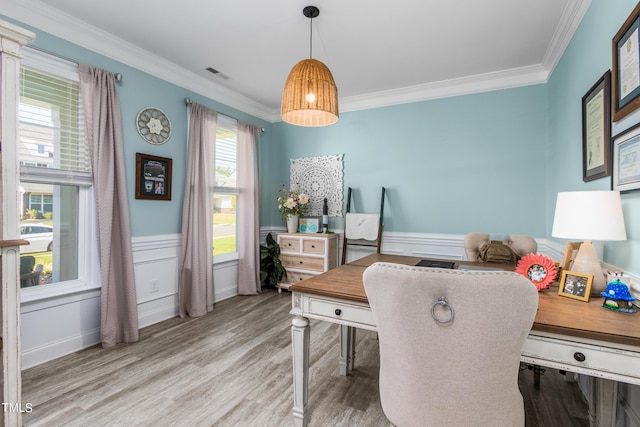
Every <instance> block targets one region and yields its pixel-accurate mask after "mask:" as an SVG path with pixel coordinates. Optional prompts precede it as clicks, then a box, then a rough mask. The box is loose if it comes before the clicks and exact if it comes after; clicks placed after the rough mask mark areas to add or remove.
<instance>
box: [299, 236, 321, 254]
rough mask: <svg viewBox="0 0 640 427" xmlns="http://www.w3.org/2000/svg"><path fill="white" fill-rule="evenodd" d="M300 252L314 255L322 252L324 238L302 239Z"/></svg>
mask: <svg viewBox="0 0 640 427" xmlns="http://www.w3.org/2000/svg"><path fill="white" fill-rule="evenodd" d="M302 252H303V253H305V254H316V255H322V254H324V240H314V239H309V240H306V239H305V240H303V241H302Z"/></svg>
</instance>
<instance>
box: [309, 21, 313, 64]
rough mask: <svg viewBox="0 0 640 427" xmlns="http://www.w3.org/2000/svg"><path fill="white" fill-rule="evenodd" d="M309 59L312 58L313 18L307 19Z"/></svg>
mask: <svg viewBox="0 0 640 427" xmlns="http://www.w3.org/2000/svg"><path fill="white" fill-rule="evenodd" d="M309 58H313V18H312V17H311V18H309Z"/></svg>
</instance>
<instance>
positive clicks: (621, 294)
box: [600, 279, 636, 313]
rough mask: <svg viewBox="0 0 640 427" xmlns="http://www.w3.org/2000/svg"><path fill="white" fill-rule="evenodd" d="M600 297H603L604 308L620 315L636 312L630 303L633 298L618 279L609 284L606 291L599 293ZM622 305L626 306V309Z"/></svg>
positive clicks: (626, 287)
mask: <svg viewBox="0 0 640 427" xmlns="http://www.w3.org/2000/svg"><path fill="white" fill-rule="evenodd" d="M600 295H602V296H603V297H604V302H603V303H602V306H603V307H604V308H608V309H609V310H613V311H620V312H622V313H635V312H636V309H635V308H634V307H633V304H632V303H631V301H633V300H635V298H634V297H633V296H632V295H631V293H630V292H629V287H628V286H627V285H625V284H624V283H622V282H621V281H620V279H616V280H615V281H613V282H611V283H609V284H608V285H607V289H606V290H605V291H604V292H601V293H600ZM625 302H626V304H625ZM624 305H626V307H624Z"/></svg>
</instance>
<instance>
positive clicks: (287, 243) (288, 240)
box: [280, 237, 300, 252]
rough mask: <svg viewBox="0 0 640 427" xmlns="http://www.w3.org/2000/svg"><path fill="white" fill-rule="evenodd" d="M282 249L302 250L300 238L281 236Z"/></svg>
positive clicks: (290, 250)
mask: <svg viewBox="0 0 640 427" xmlns="http://www.w3.org/2000/svg"><path fill="white" fill-rule="evenodd" d="M280 250H281V251H283V252H300V239H296V238H293V237H281V238H280Z"/></svg>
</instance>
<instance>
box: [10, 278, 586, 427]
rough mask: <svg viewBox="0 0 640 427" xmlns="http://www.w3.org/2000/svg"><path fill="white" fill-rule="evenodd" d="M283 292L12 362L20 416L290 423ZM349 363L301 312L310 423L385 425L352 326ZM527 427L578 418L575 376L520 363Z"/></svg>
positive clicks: (366, 339) (367, 337) (370, 358)
mask: <svg viewBox="0 0 640 427" xmlns="http://www.w3.org/2000/svg"><path fill="white" fill-rule="evenodd" d="M290 300H291V297H290V294H289V293H287V292H284V293H282V294H278V293H277V292H275V291H271V290H268V291H265V292H263V293H262V294H261V295H259V296H256V297H234V298H231V299H229V300H225V301H222V302H220V303H217V304H216V306H215V309H214V311H213V312H212V313H210V314H209V315H207V316H204V317H201V318H196V319H189V318H186V319H180V318H174V319H170V320H167V321H165V322H162V323H159V324H156V325H153V326H150V327H148V328H145V329H142V330H141V336H140V341H139V342H138V343H135V344H128V345H118V346H116V347H115V348H113V349H109V350H103V349H102V348H100V347H92V348H89V349H86V350H83V351H80V352H77V353H74V354H71V355H68V356H65V357H62V358H59V359H56V360H54V361H52V362H48V363H45V364H43V365H40V366H37V367H34V368H31V369H28V370H25V371H24V372H23V377H22V378H23V389H22V396H23V398H22V402H23V405H24V404H26V403H31V404H32V405H33V412H31V413H26V414H24V415H23V422H24V425H25V426H65V427H71V426H82V427H85V426H188V427H191V426H233V427H235V426H243V427H247V426H257V427H258V426H259V427H269V426H290V425H291V420H292V418H291V406H292V402H293V397H292V393H293V392H292V365H291V335H290V330H289V326H290V324H291V316H290V315H289V314H288V311H289V308H290ZM357 337H358V343H357V350H358V356H357V359H356V371H354V373H353V375H351V376H348V377H343V376H341V375H340V374H339V373H338V367H337V357H338V354H339V350H338V329H337V325H332V324H329V323H327V322H320V321H312V322H311V357H310V366H311V368H310V375H311V379H310V387H309V390H310V392H309V403H310V407H311V410H312V412H311V418H310V427H314V426H316V427H320V426H322V427H327V426H349V427H351V426H365V427H369V426H385V427H387V426H390V424H389V422H388V421H387V420H386V418H385V417H384V414H383V412H382V408H381V406H380V401H379V398H378V342H377V339H376V336H375V334H374V333H372V332H368V331H362V330H359V331H358V334H357ZM520 385H521V390H522V391H523V396H524V398H525V410H526V414H527V427H537V426H540V427H542V426H544V427H555V426H557V427H567V426H575V427H581V426H585V427H586V426H588V421H587V408H586V404H585V403H584V402H583V401H582V398H581V394H580V392H579V390H578V386H577V385H576V384H575V383H568V382H565V381H564V380H563V377H562V376H561V375H559V374H558V373H557V371H552V370H547V372H546V374H545V375H543V376H542V380H541V386H540V387H539V388H536V387H534V386H533V385H532V373H531V372H530V371H526V370H525V371H522V372H521V373H520Z"/></svg>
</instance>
